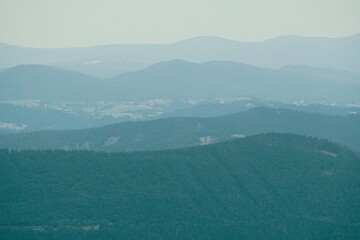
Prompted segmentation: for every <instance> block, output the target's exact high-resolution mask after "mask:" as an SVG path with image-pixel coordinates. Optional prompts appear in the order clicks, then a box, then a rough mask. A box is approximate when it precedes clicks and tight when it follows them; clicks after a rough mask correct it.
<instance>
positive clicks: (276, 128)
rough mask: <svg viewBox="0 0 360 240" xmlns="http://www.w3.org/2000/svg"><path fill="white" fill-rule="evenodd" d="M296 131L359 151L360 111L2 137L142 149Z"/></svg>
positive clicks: (3, 139)
mask: <svg viewBox="0 0 360 240" xmlns="http://www.w3.org/2000/svg"><path fill="white" fill-rule="evenodd" d="M270 132H283V133H284V132H285V133H297V134H301V135H307V136H314V137H321V138H327V139H329V140H332V141H336V142H339V143H341V144H345V145H347V146H348V147H350V148H352V149H354V150H356V151H359V150H360V115H359V114H351V115H346V116H330V115H321V114H316V113H304V112H298V111H292V110H285V109H275V108H262V107H261V108H254V109H250V110H248V111H243V112H239V113H236V114H231V115H225V116H222V117H215V118H165V119H159V120H153V121H144V122H125V123H119V124H114V125H109V126H105V127H99V128H93V129H84V130H71V131H39V132H29V133H17V134H7V135H0V147H1V148H10V149H63V150H71V149H77V150H79V149H83V150H101V151H138V150H161V149H171V148H180V147H186V146H194V145H206V144H211V143H215V142H219V141H224V140H229V139H233V138H242V137H245V136H247V135H252V134H258V133H270Z"/></svg>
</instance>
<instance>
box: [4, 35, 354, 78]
mask: <svg viewBox="0 0 360 240" xmlns="http://www.w3.org/2000/svg"><path fill="white" fill-rule="evenodd" d="M359 56H360V34H356V35H353V36H349V37H344V38H326V37H299V36H283V37H278V38H274V39H270V40H267V41H263V42H255V43H251V42H241V41H235V40H227V39H223V38H218V37H209V36H208V37H197V38H192V39H188V40H184V41H180V42H177V43H174V44H135V45H131V44H113V45H105V46H95V47H85V48H67V49H37V48H25V47H19V46H12V45H7V44H1V45H0V68H9V67H13V66H15V65H19V64H42V65H51V66H57V67H60V68H64V69H69V70H75V71H77V72H82V73H85V74H88V75H92V76H97V77H102V78H108V77H113V76H115V75H117V74H119V73H122V72H127V71H134V70H139V69H142V68H144V67H147V66H150V65H152V64H155V63H157V62H163V61H169V60H172V59H181V60H186V61H190V62H197V63H200V62H207V61H212V60H219V61H235V62H241V63H246V64H250V65H254V66H259V67H264V68H273V69H277V68H280V67H283V66H285V65H289V64H295V65H298V64H301V65H309V66H313V67H330V68H338V69H343V70H347V71H350V72H357V73H360V70H359V69H360V57H359Z"/></svg>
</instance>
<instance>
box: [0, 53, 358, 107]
mask: <svg viewBox="0 0 360 240" xmlns="http://www.w3.org/2000/svg"><path fill="white" fill-rule="evenodd" d="M359 92H360V75H357V74H352V73H347V72H343V71H336V70H331V69H318V68H311V67H304V66H288V67H285V68H281V69H279V70H270V69H264V68H259V67H253V66H250V65H245V64H241V63H235V62H221V61H213V62H207V63H202V64H195V63H190V62H185V61H179V60H174V61H170V62H162V63H158V64H155V65H152V66H150V67H148V68H146V69H143V70H139V71H136V72H128V73H123V74H120V75H118V76H117V77H115V78H111V79H104V80H99V79H94V78H92V77H88V76H85V75H82V74H78V73H75V72H69V71H66V70H60V69H56V68H52V67H45V66H38V65H22V66H17V67H15V68H11V69H8V70H5V71H3V72H0V100H1V101H9V100H19V99H30V100H40V101H50V102H51V101H57V102H59V101H60V102H61V101H62V102H69V101H70V102H71V101H77V102H82V101H85V102H91V101H140V100H149V99H159V98H160V99H173V100H174V99H182V100H184V99H185V100H186V99H211V98H218V97H239V96H241V97H244V96H250V97H257V98H260V99H265V100H269V101H286V102H292V101H299V100H304V101H316V102H320V101H331V102H346V103H353V102H354V103H356V102H357V101H359V100H360V96H359Z"/></svg>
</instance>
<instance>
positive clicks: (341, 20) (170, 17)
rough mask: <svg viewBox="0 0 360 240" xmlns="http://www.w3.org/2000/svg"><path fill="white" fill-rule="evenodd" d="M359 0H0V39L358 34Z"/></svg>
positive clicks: (58, 41) (59, 43)
mask: <svg viewBox="0 0 360 240" xmlns="http://www.w3.org/2000/svg"><path fill="white" fill-rule="evenodd" d="M359 13H360V0H0V42H5V43H11V44H17V45H24V46H32V47H75V46H77V47H79V46H91V45H100V44H108V43H172V42H176V41H179V40H183V39H186V38H191V37H195V36H200V35H215V36H220V37H224V38H230V39H235V40H243V41H261V40H265V39H269V38H273V37H276V36H281V35H288V34H294V35H303V36H330V37H342V36H348V35H352V34H355V33H360V14H359Z"/></svg>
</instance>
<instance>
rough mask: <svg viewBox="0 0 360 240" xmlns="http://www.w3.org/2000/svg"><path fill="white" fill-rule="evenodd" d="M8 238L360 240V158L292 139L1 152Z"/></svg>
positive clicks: (0, 208) (2, 232)
mask: <svg viewBox="0 0 360 240" xmlns="http://www.w3.org/2000/svg"><path fill="white" fill-rule="evenodd" d="M0 176H1V178H0V184H1V188H0V212H1V214H0V239H15V240H16V239H21V240H24V239H34V238H36V239H173V238H177V239H358V237H359V236H360V230H359V229H360V192H359V182H360V157H359V155H358V154H356V153H354V152H352V151H351V150H349V149H348V148H346V147H343V146H341V145H338V144H335V143H332V142H329V141H327V140H320V139H317V138H309V137H303V136H298V135H293V134H262V135H256V136H252V137H246V138H243V139H237V140H232V141H227V142H222V143H217V144H212V145H208V146H200V147H191V148H184V149H178V150H165V151H151V152H149V151H148V152H134V153H104V152H91V151H67V152H65V151H58V150H57V151H50V150H47V151H35V150H28V151H10V150H5V149H4V150H1V151H0Z"/></svg>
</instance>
